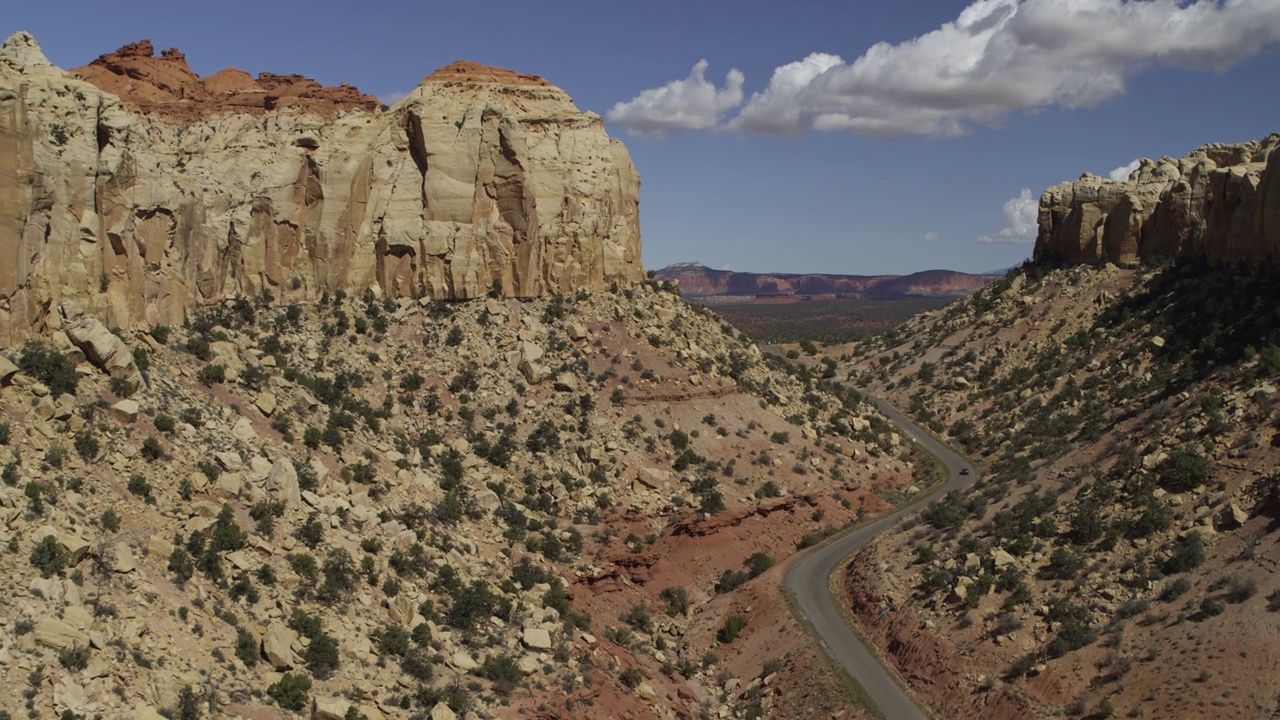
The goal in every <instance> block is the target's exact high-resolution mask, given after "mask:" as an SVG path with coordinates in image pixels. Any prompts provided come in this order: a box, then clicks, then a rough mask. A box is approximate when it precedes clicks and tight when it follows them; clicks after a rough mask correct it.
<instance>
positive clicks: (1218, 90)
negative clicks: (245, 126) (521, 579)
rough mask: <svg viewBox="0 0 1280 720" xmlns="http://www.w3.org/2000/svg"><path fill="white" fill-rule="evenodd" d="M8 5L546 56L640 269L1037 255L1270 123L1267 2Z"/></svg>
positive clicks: (247, 45)
mask: <svg viewBox="0 0 1280 720" xmlns="http://www.w3.org/2000/svg"><path fill="white" fill-rule="evenodd" d="M907 8H909V11H908V10H907ZM4 16H5V22H6V25H8V27H7V28H3V30H4V31H5V33H4V34H6V35H7V34H8V33H9V32H12V31H16V30H29V31H31V32H32V33H33V34H34V35H35V36H36V38H37V39H38V40H39V41H40V43H41V44H42V46H43V47H44V50H45V53H46V54H47V55H48V56H49V58H50V59H51V60H52V61H53V62H54V63H55V64H58V65H60V66H62V67H65V68H70V67H74V66H76V65H81V64H84V63H87V62H89V61H90V60H92V59H93V58H94V57H96V56H97V55H99V54H101V53H104V52H109V51H111V50H114V49H115V48H117V47H119V46H121V45H124V44H126V43H128V42H132V41H134V40H138V39H142V38H149V39H151V40H152V41H153V42H154V43H155V45H156V47H157V48H158V49H159V48H168V47H174V46H176V47H178V48H180V49H181V50H183V51H184V52H185V53H186V54H187V59H188V62H189V63H190V65H191V66H192V68H193V69H194V70H195V71H196V72H198V73H200V74H202V75H205V74H209V73H211V72H215V71H217V70H220V69H222V68H224V67H227V66H235V67H239V68H241V69H244V70H247V71H249V72H251V73H255V74H256V73H258V72H261V71H269V72H296V73H301V74H304V75H308V76H311V77H315V78H317V79H319V80H321V81H322V82H325V83H327V84H334V83H337V82H343V81H345V82H351V83H353V84H355V85H356V86H358V87H359V88H360V89H362V90H364V91H365V92H369V93H373V94H375V95H378V96H379V97H382V98H392V97H395V96H396V95H397V94H398V93H404V92H406V91H408V90H410V89H412V88H413V87H414V86H416V85H417V84H418V82H419V81H420V80H421V78H422V77H423V76H425V75H427V74H428V73H430V72H431V71H432V70H433V69H435V68H437V67H439V66H442V65H445V64H447V63H449V62H451V61H453V60H456V59H462V58H465V59H469V60H475V61H478V62H483V63H487V64H492V65H499V66H503V67H507V68H510V69H513V70H518V71H521V72H533V73H538V74H540V75H543V76H545V77H546V78H548V79H549V80H551V81H552V82H554V83H556V84H557V85H559V86H561V87H563V88H564V89H565V90H567V91H568V92H569V94H570V95H571V96H572V97H573V98H574V100H575V102H576V103H577V104H578V106H579V107H580V108H582V109H584V110H593V111H595V112H598V113H600V114H602V115H605V116H606V117H608V118H609V122H608V123H607V127H608V128H609V131H610V133H611V134H613V135H617V136H619V137H622V138H623V140H624V141H625V142H626V143H627V146H628V148H629V149H630V151H631V155H632V158H633V159H634V161H635V163H636V166H637V167H638V168H639V170H640V177H641V180H642V183H643V187H642V191H641V192H642V194H641V230H642V233H643V236H644V257H645V264H646V265H647V266H648V267H651V268H656V267H661V266H663V265H666V264H668V263H671V262H678V261H686V260H697V261H701V262H703V263H706V264H707V265H710V266H712V267H717V268H726V267H727V268H732V269H737V270H754V271H772V272H840V273H854V274H880V273H908V272H912V271H917V270H925V269H931V268H943V267H945V268H951V269H956V270H964V271H970V272H979V271H985V270H994V269H998V268H1003V267H1007V266H1009V265H1012V264H1014V263H1016V262H1017V261H1019V260H1021V259H1022V258H1025V257H1026V256H1028V255H1029V254H1030V251H1031V245H1030V244H1028V243H1027V242H1026V240H1028V239H1029V238H1028V232H1027V231H1028V226H1027V220H1028V217H1029V215H1028V212H1029V211H1030V209H1031V208H1032V207H1033V206H1034V204H1035V201H1036V199H1038V197H1039V195H1040V193H1041V192H1042V191H1043V190H1044V189H1045V188H1046V187H1048V186H1049V185H1053V184H1056V183H1058V182H1062V181H1064V180H1070V179H1073V178H1075V177H1078V176H1079V175H1080V174H1081V173H1083V172H1085V171H1089V172H1093V173H1096V174H1100V175H1106V174H1108V173H1109V172H1110V171H1112V170H1113V169H1115V168H1117V167H1121V166H1124V165H1126V164H1128V163H1129V162H1131V161H1132V160H1134V159H1135V158H1138V157H1159V156H1161V155H1173V156H1178V155H1182V154H1183V153H1185V152H1187V151H1189V150H1191V149H1192V148H1194V147H1195V146H1197V145H1200V144H1203V143H1207V142H1237V141H1242V140H1249V139H1257V138H1261V137H1263V136H1265V135H1266V134H1267V133H1269V132H1273V131H1277V130H1280V122H1277V120H1278V119H1280V93H1277V92H1276V89H1277V80H1276V78H1280V52H1278V51H1280V44H1278V41H1280V0H1222V1H1221V2H1212V1H1210V0H1200V2H1196V3H1189V2H1185V1H1184V2H1176V1H1175V0H1128V1H1127V2H1126V1H1125V0H1021V2H1019V0H975V1H974V2H964V1H963V0H961V1H944V0H916V1H914V2H911V3H903V2H901V1H900V0H899V1H897V2H895V1H893V0H859V1H857V2H854V1H851V0H846V1H845V2H804V1H796V2H791V3H787V4H785V5H784V4H782V3H778V2H767V3H766V2H756V1H750V0H749V1H738V2H689V1H688V0H686V1H685V2H680V3H676V2H666V1H665V0H663V1H654V2H644V3H608V2H598V1H597V2H577V1H575V2H556V3H550V2H543V3H531V2H527V1H526V2H509V1H507V0H490V1H489V2H486V3H457V2H450V3H438V2H412V3H411V2H374V1H372V0H371V1H369V2H364V3H361V4H355V3H349V2H343V3H338V2H327V1H325V0H312V1H310V2H306V3H303V2H292V1H279V0H271V1H270V2H262V1H259V2H254V3H248V2H238V1H224V2H219V3H204V4H198V5H197V4H190V5H189V6H188V5H187V4H178V3H173V2H144V1H140V0H120V2H116V3H101V2H96V1H95V2H60V3H22V4H19V5H18V6H16V7H11V8H7V9H6V11H5V13H4ZM873 47H874V49H873V50H872V51H871V52H870V53H868V51H869V49H872V48H873ZM815 53H817V54H818V55H815ZM806 58H809V59H810V62H811V63H816V65H815V67H818V68H819V69H821V70H825V72H822V73H821V74H820V75H819V74H814V76H813V77H807V76H803V77H802V76H798V75H796V74H795V73H792V74H790V75H788V74H787V73H785V72H784V73H782V74H781V75H780V77H783V76H785V77H784V78H783V79H787V81H786V82H780V83H779V84H777V86H776V87H775V88H774V89H773V90H771V91H770V94H769V95H767V96H765V97H761V98H759V102H756V100H755V99H753V96H755V95H756V94H758V93H764V92H765V90H766V88H769V87H770V80H771V78H772V77H774V73H775V70H776V69H778V68H785V67H788V66H790V64H792V63H798V62H800V61H802V60H805V59H806ZM702 60H705V61H706V63H705V71H704V73H703V75H702V81H701V82H698V81H697V80H698V78H697V77H696V76H695V77H694V78H693V80H692V81H690V77H691V71H693V69H694V68H695V65H697V64H699V62H700V61H702ZM799 67H800V66H793V69H795V68H799ZM731 70H736V71H737V72H736V73H735V74H734V76H733V79H732V80H729V79H727V78H728V75H729V73H730V71H731ZM816 72H817V71H815V73H816ZM811 74H812V73H811ZM801 75H803V74H801ZM797 78H799V79H797ZM681 80H684V81H685V82H684V83H683V84H676V85H672V83H673V82H675V81H681ZM664 88H665V90H664ZM646 91H648V92H646ZM717 111H718V112H717ZM823 128H837V129H823ZM637 133H639V134H637ZM1024 190H1025V191H1027V192H1026V193H1024ZM1020 197H1026V198H1029V200H1028V201H1027V202H1023V203H1018V202H1016V200H1015V199H1017V198H1020ZM1010 201H1014V202H1010ZM1006 211H1008V212H1006ZM1006 216H1008V217H1006ZM926 238H929V239H926ZM983 238H985V239H987V240H992V239H995V240H1003V241H1004V242H980V239H983ZM1010 240H1021V241H1022V242H1010Z"/></svg>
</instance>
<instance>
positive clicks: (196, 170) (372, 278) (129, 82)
mask: <svg viewBox="0 0 1280 720" xmlns="http://www.w3.org/2000/svg"><path fill="white" fill-rule="evenodd" d="M153 52H154V49H153V47H152V46H151V43H149V42H147V41H143V42H140V43H134V44H132V45H128V46H125V47H124V48H121V49H120V50H118V51H117V52H115V53H112V54H109V55H105V56H103V57H101V58H99V59H97V60H95V61H94V62H92V63H90V64H89V65H87V66H85V67H82V68H78V69H77V70H75V71H72V72H65V71H63V70H61V69H59V68H57V67H54V66H53V65H52V64H50V62H49V61H48V60H47V59H46V58H45V56H44V55H43V53H42V52H41V50H40V47H39V45H38V44H37V42H36V41H35V39H34V38H33V37H32V36H31V35H30V34H28V33H25V32H20V33H16V34H14V35H13V36H11V37H10V38H9V39H8V40H6V41H5V43H4V45H3V47H2V48H0V347H7V346H11V345H13V344H15V343H16V342H19V341H20V340H21V338H22V337H23V336H25V335H26V334H28V333H29V332H32V331H33V330H46V329H50V328H56V327H57V326H58V324H59V323H60V320H59V313H58V312H57V308H58V307H59V306H60V305H61V304H62V303H63V302H64V301H67V300H71V301H75V302H76V303H78V304H79V305H81V306H83V307H84V309H85V310H86V312H88V313H89V314H90V315H93V316H96V317H99V318H101V319H102V320H103V321H105V322H106V323H107V324H109V325H112V326H120V327H131V326H133V325H135V324H140V323H146V324H151V325H156V324H168V325H175V324H179V323H181V322H182V320H183V318H184V316H185V314H186V313H187V311H188V309H189V308H191V307H192V306H195V305H202V304H207V303H210V302H215V301H218V300H221V299H225V298H231V297H235V296H237V295H242V296H258V295H261V294H264V293H270V294H271V295H272V296H273V297H275V298H276V299H277V300H279V301H282V302H295V301H302V300H314V299H317V298H319V297H320V296H321V295H322V294H324V293H326V292H333V291H337V290H343V291H346V292H348V293H363V292H365V291H366V290H373V292H374V293H375V295H382V296H386V297H402V296H419V297H430V298H441V299H465V298H474V297H478V296H482V295H484V294H486V293H487V292H490V291H491V290H496V291H497V292H498V293H499V294H501V295H504V296H515V297H536V296H544V295H552V294H556V293H560V292H564V291H566V290H569V289H579V288H582V289H602V288H606V287H608V286H609V285H610V284H611V283H613V282H619V283H622V284H629V283H632V282H635V281H637V280H639V279H641V278H642V277H643V268H642V266H641V261H640V231H639V215H638V193H639V178H638V176H637V174H636V171H635V168H634V166H633V165H632V163H631V159H630V156H629V155H628V154H627V151H626V148H625V147H624V146H623V145H622V143H621V142H620V141H618V140H616V139H612V138H610V137H608V135H607V134H606V133H605V131H604V128H603V125H602V122H601V119H600V117H599V116H598V115H595V114H594V113H589V112H585V113H584V112H580V111H579V110H578V109H577V108H576V107H575V106H574V104H573V101H572V100H571V99H570V98H569V96H568V95H567V94H566V93H565V92H564V91H563V90H561V89H559V88H557V87H555V86H554V85H551V84H550V83H548V82H547V81H545V80H543V79H542V78H539V77H537V76H533V75H522V74H518V73H514V72H511V71H508V70H502V69H499V68H492V67H485V66H482V65H477V64H474V63H466V62H459V63H455V64H453V65H450V66H448V67H446V68H442V69H440V70H437V71H436V72H434V73H432V74H431V75H430V76H428V77H427V78H426V79H424V80H423V81H422V83H421V84H420V85H419V86H418V87H417V88H416V89H415V90H414V91H413V92H411V93H410V94H409V95H408V96H407V97H406V98H404V99H403V100H402V101H400V102H399V103H397V104H396V105H395V107H392V108H389V109H380V108H379V106H378V104H377V101H376V100H375V99H373V98H372V97H370V96H368V95H363V94H361V93H360V92H358V91H357V90H356V89H355V88H352V87H349V86H344V87H339V88H329V87H323V86H321V85H320V84H319V83H317V82H315V81H313V80H308V79H307V78H303V77H301V76H297V75H273V74H269V73H263V74H260V75H259V76H258V77H257V78H256V79H255V78H253V77H251V76H250V75H248V74H247V73H244V72H241V71H239V70H234V69H228V70H223V71H221V72H218V73H215V74H213V75H210V76H209V77H206V78H200V77H198V76H197V75H196V74H195V73H193V72H192V71H191V70H190V68H188V67H187V64H186V60H185V57H184V56H183V55H182V54H181V53H180V52H178V51H177V50H167V51H164V52H163V53H161V55H160V56H159V57H154V56H153Z"/></svg>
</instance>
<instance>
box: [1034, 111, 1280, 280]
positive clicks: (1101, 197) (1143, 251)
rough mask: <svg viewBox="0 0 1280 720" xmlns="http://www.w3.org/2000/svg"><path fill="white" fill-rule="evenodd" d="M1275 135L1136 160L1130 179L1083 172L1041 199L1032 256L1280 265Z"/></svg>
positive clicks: (1279, 166)
mask: <svg viewBox="0 0 1280 720" xmlns="http://www.w3.org/2000/svg"><path fill="white" fill-rule="evenodd" d="M1277 145H1280V135H1276V134H1273V135H1270V136H1268V137H1267V138H1265V139H1263V140H1261V141H1256V142H1248V143H1241V144H1236V145H1222V144H1216V145H1205V146H1203V147H1200V148H1197V149H1195V150H1194V151H1192V152H1191V153H1189V154H1187V155H1186V156H1184V157H1182V158H1181V159H1178V160H1174V159H1172V158H1167V157H1166V158H1161V159H1160V160H1159V162H1154V161H1151V160H1146V159H1144V160H1142V161H1141V165H1140V167H1139V168H1138V169H1137V170H1135V171H1134V172H1133V173H1132V174H1131V175H1130V176H1129V179H1128V180H1127V181H1124V182H1116V181H1112V180H1107V179H1105V178H1100V177H1096V176H1094V175H1090V174H1085V175H1084V176H1082V177H1081V178H1080V179H1078V180H1076V181H1074V182H1068V183H1063V184H1061V185H1057V186H1055V187H1052V188H1049V190H1048V191H1046V192H1045V193H1044V195H1043V196H1041V198H1040V217H1039V225H1040V230H1039V236H1038V237H1037V238H1036V247H1035V255H1034V256H1035V259H1036V260H1048V261H1059V262H1067V263H1097V262H1111V263H1116V264H1118V265H1131V264H1135V263H1138V262H1141V261H1142V260H1148V259H1162V258H1184V257H1198V258H1204V259H1206V260H1208V261H1209V262H1212V263H1224V262H1225V263H1229V262H1243V261H1253V262H1257V261H1268V262H1280V154H1277V153H1274V152H1273V151H1274V150H1275V149H1276V147H1277Z"/></svg>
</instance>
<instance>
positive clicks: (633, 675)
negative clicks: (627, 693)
mask: <svg viewBox="0 0 1280 720" xmlns="http://www.w3.org/2000/svg"><path fill="white" fill-rule="evenodd" d="M618 680H620V681H621V682H622V684H623V685H624V686H626V687H627V688H629V689H631V690H635V689H636V688H637V687H639V685H640V683H641V681H643V680H644V676H643V675H641V674H640V671H639V670H637V669H635V668H634V667H629V668H627V669H626V670H623V671H622V673H621V674H620V675H618Z"/></svg>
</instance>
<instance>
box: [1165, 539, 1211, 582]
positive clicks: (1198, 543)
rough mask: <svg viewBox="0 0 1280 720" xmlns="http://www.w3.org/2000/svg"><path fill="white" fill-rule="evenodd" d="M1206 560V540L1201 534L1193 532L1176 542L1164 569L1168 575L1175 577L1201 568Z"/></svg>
mask: <svg viewBox="0 0 1280 720" xmlns="http://www.w3.org/2000/svg"><path fill="white" fill-rule="evenodd" d="M1204 558H1205V551H1204V540H1203V539H1202V538H1201V537H1200V533H1198V532H1195V531H1192V532H1190V533H1188V534H1187V535H1186V536H1185V537H1181V538H1178V540H1177V541H1176V542H1174V544H1173V552H1172V553H1171V554H1170V555H1169V557H1168V558H1167V559H1166V560H1165V561H1164V565H1163V567H1162V569H1163V570H1164V572H1165V574H1166V575H1174V574H1177V573H1180V572H1184V571H1187V570H1191V569H1193V568H1197V567H1199V566H1200V564H1201V563H1203V562H1204Z"/></svg>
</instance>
